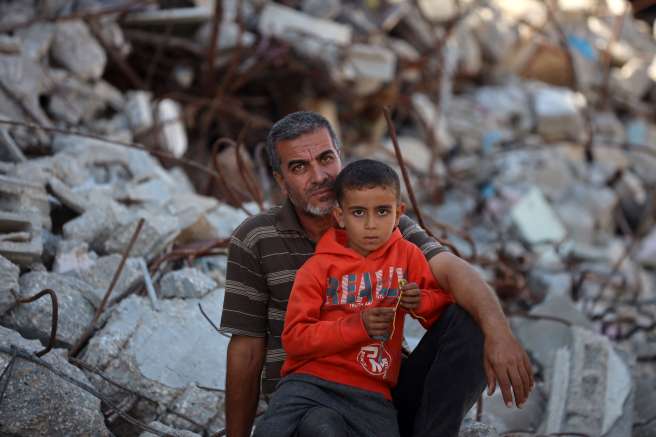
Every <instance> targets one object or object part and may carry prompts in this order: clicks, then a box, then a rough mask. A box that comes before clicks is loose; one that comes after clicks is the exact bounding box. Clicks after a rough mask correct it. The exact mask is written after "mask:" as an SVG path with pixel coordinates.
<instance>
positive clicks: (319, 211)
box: [304, 203, 333, 217]
mask: <svg viewBox="0 0 656 437" xmlns="http://www.w3.org/2000/svg"><path fill="white" fill-rule="evenodd" d="M332 210H333V206H332V205H331V206H327V207H324V208H321V207H318V206H312V205H310V204H309V203H308V204H306V205H305V208H304V211H305V212H306V213H308V214H309V215H313V216H315V217H325V216H327V215H329V214H330V213H331V212H332Z"/></svg>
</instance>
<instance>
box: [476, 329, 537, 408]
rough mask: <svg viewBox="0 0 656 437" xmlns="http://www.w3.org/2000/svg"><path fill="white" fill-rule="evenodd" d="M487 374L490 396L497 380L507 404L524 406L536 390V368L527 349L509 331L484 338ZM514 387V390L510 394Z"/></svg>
mask: <svg viewBox="0 0 656 437" xmlns="http://www.w3.org/2000/svg"><path fill="white" fill-rule="evenodd" d="M484 353H485V357H484V360H485V363H484V364H485V376H486V379H487V394H488V396H489V395H491V394H492V393H494V390H495V389H496V385H497V381H498V382H499V386H500V388H501V394H502V396H503V401H504V402H505V403H506V406H507V407H508V408H510V407H511V406H512V401H513V395H514V399H515V405H517V406H518V407H520V408H521V407H522V405H523V404H524V402H526V399H528V395H529V394H530V392H531V390H532V389H533V384H534V382H533V370H532V369H531V362H530V361H529V358H528V355H527V354H526V352H525V351H524V349H523V348H522V347H521V346H520V344H519V342H518V341H517V339H515V337H514V336H513V335H512V333H511V332H510V330H508V331H507V332H500V333H498V334H496V335H494V336H486V337H485V346H484ZM511 386H512V393H511Z"/></svg>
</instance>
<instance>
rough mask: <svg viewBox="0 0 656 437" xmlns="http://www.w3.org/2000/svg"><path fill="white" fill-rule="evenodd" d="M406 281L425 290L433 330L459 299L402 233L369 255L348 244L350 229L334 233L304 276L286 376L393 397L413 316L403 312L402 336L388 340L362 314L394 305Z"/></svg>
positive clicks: (421, 311) (424, 306)
mask: <svg viewBox="0 0 656 437" xmlns="http://www.w3.org/2000/svg"><path fill="white" fill-rule="evenodd" d="M401 279H403V280H405V281H407V282H415V283H417V285H418V286H419V288H420V289H421V304H420V306H419V308H418V309H417V310H415V315H416V316H419V318H418V319H419V320H420V323H421V324H422V325H424V327H426V328H428V327H430V326H431V325H432V324H433V323H434V322H435V321H436V320H437V319H438V318H439V316H440V314H441V312H442V310H443V308H444V307H445V306H446V305H448V304H449V303H451V302H453V298H452V297H451V295H449V294H447V293H446V292H444V291H442V290H440V289H439V286H438V284H437V282H436V281H435V279H434V278H433V274H432V273H431V271H430V267H429V265H428V262H427V261H426V259H425V258H424V255H423V254H422V252H421V251H420V250H419V249H418V248H417V247H416V246H415V245H414V244H412V243H410V242H408V241H406V240H404V239H403V237H402V236H401V233H400V232H399V230H398V229H396V230H394V232H393V233H392V236H391V237H390V239H389V240H388V241H387V243H385V244H384V245H383V246H382V247H380V248H379V249H377V250H376V251H374V252H371V253H370V254H369V255H368V256H366V257H364V256H362V255H360V254H359V253H357V252H356V251H354V250H353V249H350V248H349V247H347V237H346V232H344V231H341V230H337V229H331V230H329V231H328V232H326V234H325V235H324V236H323V237H322V238H321V240H319V243H318V245H317V249H316V252H315V255H314V256H313V257H312V258H310V259H309V260H308V261H307V262H306V263H305V264H304V265H303V266H302V267H301V268H300V269H299V270H298V272H297V274H296V279H295V281H294V286H293V288H292V292H291V295H290V298H289V304H288V305H287V314H286V317H285V327H284V330H283V334H282V343H283V347H284V349H285V351H286V353H287V359H286V360H285V363H284V365H283V368H282V371H281V373H282V375H283V376H285V375H288V374H290V373H303V374H308V375H313V376H316V377H319V378H322V379H325V380H328V381H333V382H336V383H339V384H345V385H350V386H354V387H357V388H360V389H363V390H368V391H372V392H377V393H381V394H382V395H384V396H385V397H386V398H387V399H391V394H390V388H392V387H394V385H395V384H396V380H397V378H398V375H399V369H400V364H401V340H402V338H403V321H404V317H405V314H406V311H405V310H403V308H401V307H400V306H399V307H398V310H397V313H396V317H395V323H394V332H393V333H392V334H391V335H390V337H389V338H388V340H386V341H384V342H382V341H380V340H374V339H372V338H371V337H369V335H368V334H367V331H366V329H365V327H364V322H363V321H362V317H361V314H360V313H361V312H362V311H363V310H364V309H366V308H368V307H371V306H390V307H394V306H395V305H396V302H397V301H398V299H399V280H401ZM422 318H423V320H422Z"/></svg>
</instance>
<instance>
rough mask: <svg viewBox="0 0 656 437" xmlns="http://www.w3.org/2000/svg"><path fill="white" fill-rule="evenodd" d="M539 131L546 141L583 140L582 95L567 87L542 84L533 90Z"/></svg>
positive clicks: (534, 108)
mask: <svg viewBox="0 0 656 437" xmlns="http://www.w3.org/2000/svg"><path fill="white" fill-rule="evenodd" d="M532 98H533V110H534V111H535V116H536V117H537V132H538V133H539V134H540V135H542V136H543V137H544V139H545V140H546V141H558V140H572V141H581V139H582V133H583V119H582V117H581V114H580V108H581V107H582V106H583V105H584V102H583V99H582V97H581V96H580V95H577V94H575V93H574V92H572V91H570V90H569V89H566V88H559V87H546V86H541V87H537V88H534V89H533V90H532Z"/></svg>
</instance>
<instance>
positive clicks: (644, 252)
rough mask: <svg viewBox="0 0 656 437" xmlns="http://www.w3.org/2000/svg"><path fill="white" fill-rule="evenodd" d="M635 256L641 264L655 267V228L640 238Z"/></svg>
mask: <svg viewBox="0 0 656 437" xmlns="http://www.w3.org/2000/svg"><path fill="white" fill-rule="evenodd" d="M636 258H637V260H638V262H639V263H640V264H642V265H643V266H645V267H651V268H656V228H654V229H652V231H651V232H650V233H649V234H648V235H647V236H646V237H644V238H643V239H642V241H641V242H640V246H639V249H638V255H637V257H636Z"/></svg>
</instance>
